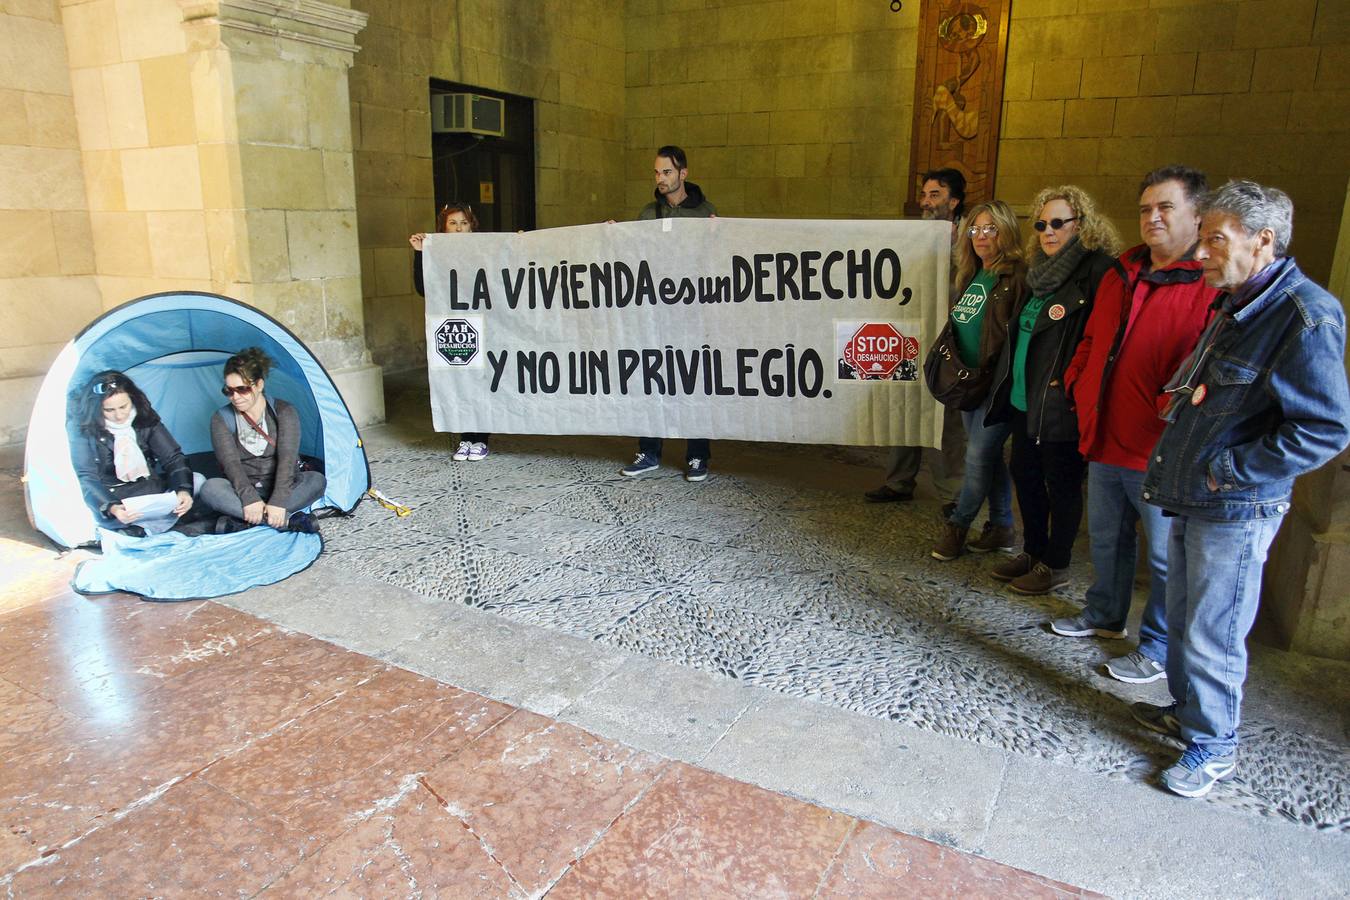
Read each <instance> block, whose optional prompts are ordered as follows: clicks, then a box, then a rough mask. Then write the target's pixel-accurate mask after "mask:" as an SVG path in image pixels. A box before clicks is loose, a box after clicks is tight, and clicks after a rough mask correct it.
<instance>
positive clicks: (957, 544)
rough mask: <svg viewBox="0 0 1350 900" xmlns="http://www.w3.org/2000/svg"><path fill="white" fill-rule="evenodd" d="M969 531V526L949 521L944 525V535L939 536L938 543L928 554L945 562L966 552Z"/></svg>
mask: <svg viewBox="0 0 1350 900" xmlns="http://www.w3.org/2000/svg"><path fill="white" fill-rule="evenodd" d="M969 532H970V529H969V528H962V527H961V526H960V525H953V524H952V523H951V522H948V523H947V524H946V525H943V526H942V537H940V538H938V542H937V544H935V545H934V546H933V551H932V552H931V553H930V554H928V555H929V556H931V557H933V559H940V560H942V561H943V562H948V561H950V560H953V559H956V558H957V557H958V556H960V555H961V554H962V553H965V552H966V535H967V534H968V533H969Z"/></svg>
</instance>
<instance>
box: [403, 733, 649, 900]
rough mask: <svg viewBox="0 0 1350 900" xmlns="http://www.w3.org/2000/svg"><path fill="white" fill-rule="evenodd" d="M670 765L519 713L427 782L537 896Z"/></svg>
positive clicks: (489, 851) (486, 848)
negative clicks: (537, 893)
mask: <svg viewBox="0 0 1350 900" xmlns="http://www.w3.org/2000/svg"><path fill="white" fill-rule="evenodd" d="M667 765H668V761H667V760H666V759H665V758H663V757H660V756H656V755H654V754H651V753H646V752H643V751H641V750H637V749H634V748H632V747H627V746H624V745H622V744H618V743H615V742H613V741H607V740H604V739H601V738H598V737H595V736H594V735H591V734H589V733H587V732H585V731H582V730H581V729H579V728H577V727H575V726H572V725H566V724H563V723H560V722H555V721H553V720H551V719H546V718H544V717H542V716H536V715H534V714H532V713H527V712H524V711H520V712H517V713H515V714H514V715H512V716H511V717H510V718H508V719H507V720H506V721H504V722H503V723H502V724H501V725H499V726H498V727H496V728H494V729H492V730H491V731H489V732H488V733H487V734H485V735H483V737H481V738H480V739H479V740H477V741H474V742H473V743H472V744H470V745H469V746H468V747H466V748H465V749H464V750H463V751H461V752H460V753H459V754H457V755H456V756H454V757H452V758H451V759H448V760H446V761H445V762H444V763H442V764H441V765H439V766H437V767H436V768H435V769H433V770H431V771H430V772H428V773H427V774H426V776H425V779H424V780H425V783H426V784H427V786H428V787H429V788H430V789H431V790H432V791H433V792H434V793H435V794H436V796H437V797H438V798H439V799H440V800H441V801H442V805H443V806H444V807H445V809H446V810H447V811H448V812H449V814H450V815H451V816H453V817H454V818H455V819H458V820H459V822H460V823H461V824H462V826H463V827H464V828H465V829H466V830H467V831H468V832H469V833H471V834H472V835H473V836H474V837H475V838H476V839H477V840H478V841H479V842H481V844H482V849H483V853H484V854H486V855H490V856H491V857H492V858H494V859H495V860H496V861H498V862H499V863H500V865H501V867H502V868H503V869H505V870H506V872H508V873H509V874H510V877H511V879H512V880H513V881H514V883H516V884H518V885H519V886H520V887H521V888H522V889H523V890H524V891H525V892H526V893H530V894H533V893H536V892H543V891H544V890H546V889H547V888H548V887H549V885H551V884H552V883H553V882H554V881H556V880H557V879H558V877H559V876H561V875H562V874H563V873H564V872H565V871H566V870H567V868H568V866H569V865H570V864H571V863H572V861H573V860H576V859H577V858H579V857H581V856H582V854H584V853H585V852H586V850H587V848H589V847H590V846H591V845H592V844H593V843H595V841H596V840H597V839H598V838H600V836H601V835H603V834H604V833H605V831H606V830H607V829H608V828H609V827H610V824H611V823H612V822H614V820H615V819H617V818H619V816H620V815H621V814H622V813H623V811H624V810H625V809H626V808H627V807H628V806H629V805H630V804H631V803H632V802H633V801H634V800H635V799H636V798H637V797H638V796H640V795H641V794H642V792H643V791H644V790H646V789H647V788H648V787H649V786H650V785H651V783H652V782H653V781H654V780H655V779H656V778H658V777H659V776H660V774H661V773H662V772H663V771H664V770H665V768H666V766H667Z"/></svg>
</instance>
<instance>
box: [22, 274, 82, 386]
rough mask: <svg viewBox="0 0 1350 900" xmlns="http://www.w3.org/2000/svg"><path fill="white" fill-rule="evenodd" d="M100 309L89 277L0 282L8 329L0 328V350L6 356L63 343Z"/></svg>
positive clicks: (23, 279)
mask: <svg viewBox="0 0 1350 900" xmlns="http://www.w3.org/2000/svg"><path fill="white" fill-rule="evenodd" d="M100 307H101V304H100V302H99V293H98V286H97V285H96V284H95V283H94V280H93V279H92V278H63V277H50V278H7V279H0V309H3V310H5V313H6V317H7V326H8V327H6V328H4V329H0V348H3V349H4V350H5V353H4V356H5V357H9V355H10V352H11V348H18V347H25V346H29V347H31V346H34V345H41V344H58V343H59V344H64V343H65V342H66V341H68V340H70V338H71V336H72V335H73V334H75V333H76V332H77V331H79V330H80V329H81V328H83V327H84V326H85V325H88V324H89V322H90V321H92V320H93V319H94V318H96V317H97V316H98V314H99V313H100V312H101V308H100ZM15 374H26V373H21V372H15Z"/></svg>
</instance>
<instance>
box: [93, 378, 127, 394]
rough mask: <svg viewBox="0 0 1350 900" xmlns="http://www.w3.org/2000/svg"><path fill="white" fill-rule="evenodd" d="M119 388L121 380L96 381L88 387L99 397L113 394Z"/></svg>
mask: <svg viewBox="0 0 1350 900" xmlns="http://www.w3.org/2000/svg"><path fill="white" fill-rule="evenodd" d="M121 389H122V382H120V381H96V382H94V384H93V386H92V387H91V388H90V390H92V391H93V392H94V393H95V394H97V395H98V396H100V397H104V396H107V395H108V394H115V393H117V392H118V391H120V390H121Z"/></svg>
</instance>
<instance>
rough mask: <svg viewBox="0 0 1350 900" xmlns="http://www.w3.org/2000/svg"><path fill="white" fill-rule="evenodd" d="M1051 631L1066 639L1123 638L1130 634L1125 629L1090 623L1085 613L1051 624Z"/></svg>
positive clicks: (1057, 620)
mask: <svg viewBox="0 0 1350 900" xmlns="http://www.w3.org/2000/svg"><path fill="white" fill-rule="evenodd" d="M1050 630H1051V631H1053V632H1054V633H1055V634H1058V635H1063V636H1064V637H1099V638H1112V639H1115V638H1123V637H1125V635H1127V634H1129V632H1128V631H1126V630H1125V629H1124V628H1121V629H1119V630H1117V629H1114V628H1099V627H1097V626H1096V625H1093V624H1092V623H1091V622H1089V621H1088V619H1087V615H1086V614H1085V613H1079V614H1078V615H1076V616H1069V617H1067V618H1064V619H1055V620H1054V621H1053V622H1051V623H1050Z"/></svg>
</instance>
